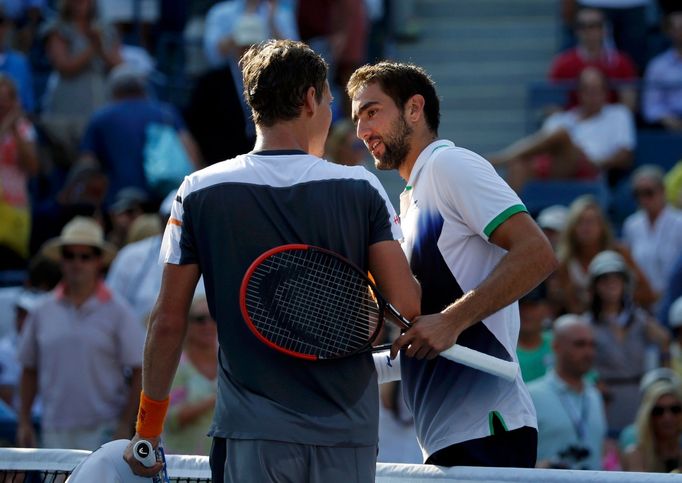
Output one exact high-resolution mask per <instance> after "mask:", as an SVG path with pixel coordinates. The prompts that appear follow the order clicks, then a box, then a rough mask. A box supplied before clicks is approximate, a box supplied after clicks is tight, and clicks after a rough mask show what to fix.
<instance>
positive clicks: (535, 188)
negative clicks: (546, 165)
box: [521, 180, 610, 217]
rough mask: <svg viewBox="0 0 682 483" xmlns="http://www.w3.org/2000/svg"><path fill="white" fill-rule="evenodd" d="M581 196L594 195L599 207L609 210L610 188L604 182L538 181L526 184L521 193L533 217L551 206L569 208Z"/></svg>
mask: <svg viewBox="0 0 682 483" xmlns="http://www.w3.org/2000/svg"><path fill="white" fill-rule="evenodd" d="M581 195H592V196H594V197H595V198H596V199H597V202H598V203H599V205H600V206H601V207H602V208H603V209H604V210H607V209H608V207H609V201H610V194H609V190H608V187H607V186H606V184H605V182H604V181H602V180H596V181H574V180H538V181H530V182H528V183H526V185H525V186H524V188H523V191H522V192H521V200H522V201H523V202H524V204H525V205H526V208H528V212H529V213H530V214H531V215H532V216H534V217H535V216H537V214H538V213H539V212H540V211H541V210H542V209H543V208H546V207H548V206H551V205H564V206H568V205H570V204H571V202H572V201H573V200H574V199H576V198H577V197H578V196H581Z"/></svg>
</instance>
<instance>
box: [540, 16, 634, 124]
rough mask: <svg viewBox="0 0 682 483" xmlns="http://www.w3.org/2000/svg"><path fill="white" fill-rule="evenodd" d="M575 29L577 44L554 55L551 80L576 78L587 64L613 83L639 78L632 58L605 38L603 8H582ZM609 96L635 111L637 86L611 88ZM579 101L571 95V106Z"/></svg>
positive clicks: (572, 79)
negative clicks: (601, 9)
mask: <svg viewBox="0 0 682 483" xmlns="http://www.w3.org/2000/svg"><path fill="white" fill-rule="evenodd" d="M575 29H576V36H577V39H578V45H577V46H576V47H574V48H572V49H569V50H566V51H564V52H562V53H560V54H559V55H557V56H556V57H555V58H554V61H553V62H552V65H551V67H550V70H549V78H550V80H552V81H553V82H561V81H577V79H578V77H579V76H580V73H581V72H582V71H583V70H584V69H585V68H586V67H596V68H597V69H599V70H601V71H602V72H603V73H604V74H605V75H606V77H607V79H608V80H609V81H611V83H614V82H615V83H616V84H617V83H619V82H626V83H627V82H632V81H635V80H637V69H636V67H635V64H634V63H633V62H632V60H631V59H630V58H629V57H628V56H627V54H625V53H623V52H620V51H619V50H616V49H615V48H613V47H611V46H609V45H608V43H607V42H606V20H605V18H604V14H603V13H602V12H601V11H599V10H597V9H594V8H582V9H580V10H579V11H578V13H577V14H576V22H575ZM609 100H610V101H611V102H615V101H620V102H621V103H622V104H625V105H626V106H628V107H629V108H630V109H631V110H632V111H634V110H635V108H636V106H637V99H636V90H635V86H634V85H627V84H624V85H620V86H618V89H617V92H614V91H612V92H611V95H610V99H609ZM576 103H577V98H576V97H575V95H572V96H571V99H570V105H569V106H568V107H573V106H574V105H575V104H576Z"/></svg>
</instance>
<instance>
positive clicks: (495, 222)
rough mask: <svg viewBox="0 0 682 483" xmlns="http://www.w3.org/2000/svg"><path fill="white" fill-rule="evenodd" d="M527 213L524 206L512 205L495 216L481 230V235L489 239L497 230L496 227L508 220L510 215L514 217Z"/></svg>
mask: <svg viewBox="0 0 682 483" xmlns="http://www.w3.org/2000/svg"><path fill="white" fill-rule="evenodd" d="M524 211H525V212H528V210H527V209H526V207H525V206H523V205H514V206H510V207H509V208H507V209H506V210H504V211H503V212H502V213H500V214H499V215H497V216H496V217H495V218H493V219H492V221H491V222H490V223H488V225H487V226H486V227H485V228H484V229H483V233H485V236H487V237H488V238H490V235H492V234H493V232H494V231H495V230H496V229H497V227H498V226H500V225H501V224H502V223H504V222H505V221H507V220H508V219H509V218H511V216H512V215H515V214H517V213H522V212H524Z"/></svg>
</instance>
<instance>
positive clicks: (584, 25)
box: [576, 21, 604, 30]
mask: <svg viewBox="0 0 682 483" xmlns="http://www.w3.org/2000/svg"><path fill="white" fill-rule="evenodd" d="M603 26H604V22H599V21H592V22H578V23H577V24H576V27H577V28H578V29H580V30H587V29H600V28H602V27H603Z"/></svg>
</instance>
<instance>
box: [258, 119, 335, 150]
mask: <svg viewBox="0 0 682 483" xmlns="http://www.w3.org/2000/svg"><path fill="white" fill-rule="evenodd" d="M292 149H298V150H301V151H305V152H306V153H310V154H314V155H315V156H322V153H318V152H316V151H317V150H316V149H315V148H314V146H313V143H312V142H311V139H310V136H309V135H308V133H307V131H306V130H304V129H301V128H300V126H299V125H298V124H297V123H296V122H295V121H290V122H279V123H277V124H276V125H275V126H272V127H264V126H256V144H255V145H254V148H253V150H254V151H275V150H292Z"/></svg>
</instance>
